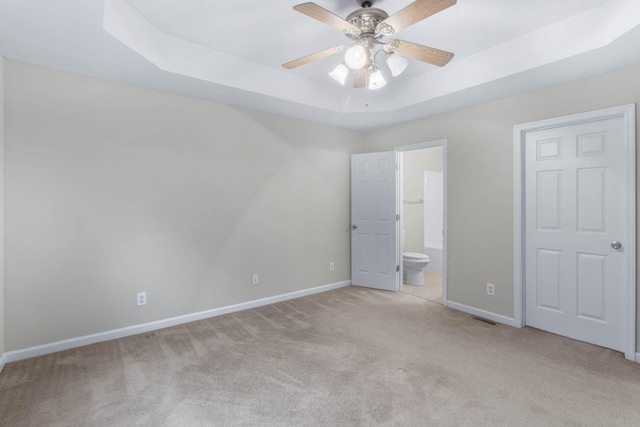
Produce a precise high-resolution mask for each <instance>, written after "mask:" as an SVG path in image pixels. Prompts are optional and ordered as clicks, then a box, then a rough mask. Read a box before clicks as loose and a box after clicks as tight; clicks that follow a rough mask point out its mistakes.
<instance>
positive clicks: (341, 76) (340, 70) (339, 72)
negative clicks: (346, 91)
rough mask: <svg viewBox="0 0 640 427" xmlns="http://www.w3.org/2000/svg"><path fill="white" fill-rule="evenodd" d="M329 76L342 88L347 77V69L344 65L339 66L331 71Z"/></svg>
mask: <svg viewBox="0 0 640 427" xmlns="http://www.w3.org/2000/svg"><path fill="white" fill-rule="evenodd" d="M329 75H330V76H331V77H332V78H333V79H334V80H335V81H337V82H338V83H340V84H341V85H342V86H344V84H345V82H346V81H347V76H348V75H349V69H348V68H347V66H346V65H344V64H339V65H338V66H337V67H336V68H334V69H333V71H332V72H330V73H329Z"/></svg>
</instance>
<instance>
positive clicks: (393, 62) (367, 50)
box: [282, 0, 457, 89]
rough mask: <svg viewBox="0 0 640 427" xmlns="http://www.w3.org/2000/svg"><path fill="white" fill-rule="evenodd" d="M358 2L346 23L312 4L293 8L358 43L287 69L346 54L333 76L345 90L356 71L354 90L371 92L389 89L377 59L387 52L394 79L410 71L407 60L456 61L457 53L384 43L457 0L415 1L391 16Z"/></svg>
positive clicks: (439, 63) (323, 52)
mask: <svg viewBox="0 0 640 427" xmlns="http://www.w3.org/2000/svg"><path fill="white" fill-rule="evenodd" d="M357 2H358V5H360V6H361V9H358V10H356V11H354V12H352V13H350V14H349V15H348V16H347V17H346V18H345V19H342V18H340V17H339V16H337V15H334V14H333V13H331V12H329V11H328V10H326V9H324V8H322V7H320V6H318V5H317V4H315V3H312V2H308V3H302V4H299V5H297V6H294V7H293V8H294V9H295V10H297V11H298V12H300V13H303V14H305V15H307V16H310V17H311V18H314V19H316V20H318V21H320V22H322V23H324V24H327V25H329V26H331V27H333V28H335V29H337V30H340V31H342V32H343V33H344V34H345V35H346V36H347V37H348V38H350V39H351V40H353V41H354V42H355V43H354V44H352V45H346V44H341V45H338V46H334V47H330V48H328V49H325V50H321V51H320V52H316V53H312V54H311V55H307V56H303V57H302V58H298V59H296V60H294V61H290V62H287V63H286V64H282V66H283V67H284V68H286V69H293V68H296V67H299V66H301V65H305V64H308V63H310V62H313V61H316V60H318V59H322V58H326V57H328V56H331V55H334V54H336V53H340V52H344V62H343V63H341V64H340V65H338V66H337V67H336V68H335V69H334V70H333V71H332V72H330V73H329V75H330V76H331V77H333V78H334V79H335V80H337V81H338V82H339V83H341V84H342V85H343V86H344V85H345V83H346V80H347V76H348V75H349V70H353V71H354V77H353V86H354V87H356V88H360V87H364V86H365V85H366V86H367V87H368V88H369V89H378V88H380V87H383V86H384V85H386V81H385V80H384V77H383V76H382V73H381V72H380V69H379V67H378V65H377V64H376V57H377V55H378V54H379V53H381V52H384V55H385V57H386V62H387V65H388V67H389V70H390V71H391V75H392V76H394V77H395V76H397V75H399V74H400V73H402V72H403V71H404V70H405V69H406V67H407V65H408V61H407V59H406V58H407V57H408V58H413V59H417V60H419V61H423V62H428V63H429V64H433V65H437V66H440V67H442V66H444V65H446V64H447V63H448V62H449V61H450V60H451V58H453V53H451V52H446V51H444V50H439V49H435V48H432V47H428V46H423V45H420V44H416V43H411V42H408V41H404V40H398V39H390V40H387V41H383V40H382V39H383V38H385V37H386V36H390V35H392V34H395V33H397V32H398V31H400V30H402V29H404V28H406V27H408V26H410V25H413V24H415V23H416V22H419V21H422V20H423V19H425V18H428V17H429V16H431V15H434V14H436V13H438V12H440V11H442V10H444V9H446V8H448V7H451V6H453V5H454V4H456V3H457V0H415V1H414V2H413V3H410V4H409V5H407V6H405V7H404V8H403V9H401V10H400V11H398V12H397V13H395V14H394V15H391V16H389V14H388V13H387V12H385V11H384V10H382V9H377V8H374V7H371V6H373V0H357Z"/></svg>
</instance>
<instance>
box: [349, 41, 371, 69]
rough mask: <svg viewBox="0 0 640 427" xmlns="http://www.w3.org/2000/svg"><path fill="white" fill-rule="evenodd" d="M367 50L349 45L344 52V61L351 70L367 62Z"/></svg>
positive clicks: (359, 67)
mask: <svg viewBox="0 0 640 427" xmlns="http://www.w3.org/2000/svg"><path fill="white" fill-rule="evenodd" d="M367 59H368V58H367V50H366V49H365V48H364V47H362V46H360V45H356V46H351V47H350V48H349V49H347V51H346V52H345V53H344V62H345V63H346V64H347V67H349V68H351V69H352V70H359V69H361V68H362V67H364V66H365V64H366V63H367Z"/></svg>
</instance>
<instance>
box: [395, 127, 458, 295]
mask: <svg viewBox="0 0 640 427" xmlns="http://www.w3.org/2000/svg"><path fill="white" fill-rule="evenodd" d="M432 147H442V175H443V193H444V194H443V200H442V204H443V210H444V213H443V221H442V226H443V229H444V232H443V236H442V305H443V306H445V307H446V306H447V301H448V298H447V140H446V138H445V139H437V140H435V141H427V142H419V143H417V144H410V145H401V146H399V147H395V148H394V150H395V151H397V152H404V151H412V150H420V149H423V148H432ZM399 165H400V170H399V173H398V200H397V206H399V207H400V221H399V231H400V232H399V233H398V239H401V238H402V229H403V225H402V222H403V220H404V218H403V216H404V215H403V212H402V209H403V206H402V185H403V183H402V157H401V160H400V162H399ZM398 248H399V249H398V250H399V254H398V255H399V256H400V262H402V245H401V242H400V241H398ZM401 268H402V267H401ZM400 289H402V280H400Z"/></svg>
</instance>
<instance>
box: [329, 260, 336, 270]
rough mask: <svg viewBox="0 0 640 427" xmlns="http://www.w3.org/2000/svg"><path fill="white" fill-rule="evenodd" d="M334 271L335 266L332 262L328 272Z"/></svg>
mask: <svg viewBox="0 0 640 427" xmlns="http://www.w3.org/2000/svg"><path fill="white" fill-rule="evenodd" d="M335 270H336V265H335V264H334V263H333V262H330V263H329V271H335Z"/></svg>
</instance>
